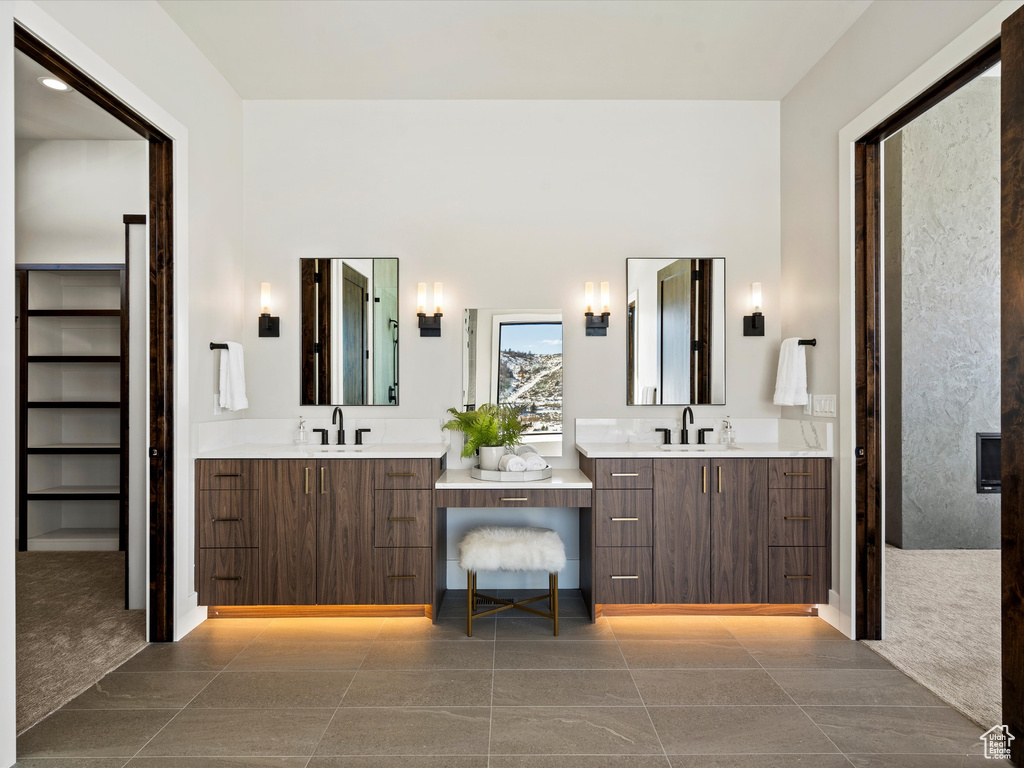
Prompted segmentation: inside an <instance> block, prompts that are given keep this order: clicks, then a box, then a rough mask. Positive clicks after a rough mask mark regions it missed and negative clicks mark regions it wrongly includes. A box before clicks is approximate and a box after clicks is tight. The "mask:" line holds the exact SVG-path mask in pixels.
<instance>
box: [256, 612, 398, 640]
mask: <svg viewBox="0 0 1024 768" xmlns="http://www.w3.org/2000/svg"><path fill="white" fill-rule="evenodd" d="M382 626H384V619H383V618H362V617H358V618H357V617H346V618H327V619H313V618H310V619H274V620H273V622H271V624H270V626H269V627H267V628H266V629H265V630H264V631H263V632H262V633H260V636H259V637H258V638H256V642H258V643H325V642H336V641H344V640H373V639H375V638H376V637H377V635H378V634H379V633H380V629H381V627H382Z"/></svg>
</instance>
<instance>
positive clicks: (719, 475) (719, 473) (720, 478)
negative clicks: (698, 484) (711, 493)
mask: <svg viewBox="0 0 1024 768" xmlns="http://www.w3.org/2000/svg"><path fill="white" fill-rule="evenodd" d="M718 492H719V493H721V492H722V468H721V467H719V468H718Z"/></svg>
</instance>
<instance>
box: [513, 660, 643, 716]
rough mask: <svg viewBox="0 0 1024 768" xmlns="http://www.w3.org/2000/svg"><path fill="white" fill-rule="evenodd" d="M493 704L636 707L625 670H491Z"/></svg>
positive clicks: (638, 701)
mask: <svg viewBox="0 0 1024 768" xmlns="http://www.w3.org/2000/svg"><path fill="white" fill-rule="evenodd" d="M494 706H496V707H522V706H526V707H596V706H603V707H638V706H641V702H640V696H639V694H638V693H637V691H636V685H634V683H633V678H632V676H631V675H630V674H629V672H628V671H627V670H612V669H587V670H550V669H545V670H513V671H504V670H495V672H494Z"/></svg>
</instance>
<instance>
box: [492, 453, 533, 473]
mask: <svg viewBox="0 0 1024 768" xmlns="http://www.w3.org/2000/svg"><path fill="white" fill-rule="evenodd" d="M498 471H499V472H525V471H526V460H525V459H523V458H522V457H520V456H516V455H515V454H514V453H506V454H505V455H504V456H502V457H501V458H500V459H498Z"/></svg>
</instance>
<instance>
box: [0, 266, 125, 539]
mask: <svg viewBox="0 0 1024 768" xmlns="http://www.w3.org/2000/svg"><path fill="white" fill-rule="evenodd" d="M17 273H18V341H19V345H18V347H19V348H18V358H19V360H18V377H19V382H18V383H19V388H18V391H19V414H18V415H19V429H18V458H19V461H18V549H19V550H20V551H26V550H48V549H49V550H115V549H116V550H121V551H124V550H125V549H126V548H127V533H128V451H127V446H128V281H127V277H128V275H127V269H126V267H125V264H25V265H18V267H17ZM115 510H116V511H115Z"/></svg>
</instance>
